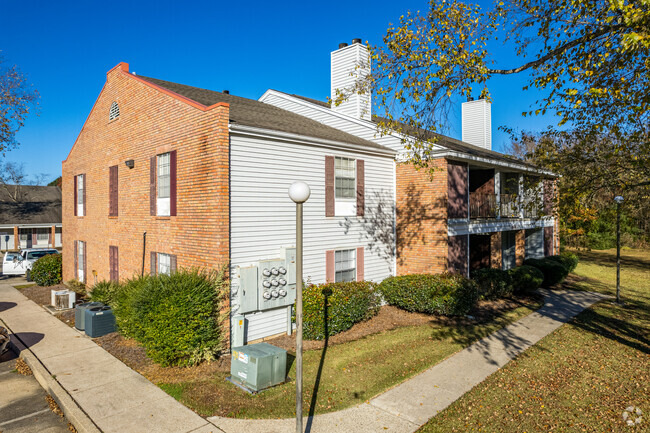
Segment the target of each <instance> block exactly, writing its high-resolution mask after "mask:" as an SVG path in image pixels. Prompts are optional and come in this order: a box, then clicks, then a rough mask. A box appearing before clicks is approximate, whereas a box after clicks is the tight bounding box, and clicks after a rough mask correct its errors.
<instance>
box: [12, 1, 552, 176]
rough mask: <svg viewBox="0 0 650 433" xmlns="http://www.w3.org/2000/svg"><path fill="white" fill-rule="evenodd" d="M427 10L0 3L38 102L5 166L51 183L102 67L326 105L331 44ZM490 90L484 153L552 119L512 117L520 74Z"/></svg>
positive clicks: (455, 133) (17, 60)
mask: <svg viewBox="0 0 650 433" xmlns="http://www.w3.org/2000/svg"><path fill="white" fill-rule="evenodd" d="M479 3H484V4H485V5H486V6H487V5H489V2H486V1H479ZM426 8H427V2H426V1H422V0H417V1H416V0H402V1H394V0H393V1H385V0H373V1H365V0H357V1H354V2H351V1H338V0H336V1H334V0H330V1H327V2H310V1H307V2H305V1H304V0H303V1H300V2H297V1H296V2H288V1H287V2H268V1H248V2H244V1H239V2H237V1H230V2H224V1H183V2H181V1H178V0H176V1H167V0H159V1H148V0H138V1H130V2H124V1H120V0H113V1H108V2H106V1H105V2H99V1H93V0H90V1H89V0H85V1H59V2H54V1H51V0H50V1H30V0H21V1H10V0H0V56H2V57H3V58H4V60H5V62H6V63H7V64H12V65H13V64H15V65H18V66H19V68H20V69H21V71H22V72H23V73H25V74H26V75H27V76H28V79H29V81H30V82H31V83H32V84H33V85H34V87H35V88H36V89H37V90H38V92H39V93H40V96H41V99H40V108H39V115H38V116H34V115H31V116H30V117H29V118H28V119H27V121H26V123H25V126H24V127H23V128H22V129H21V130H20V131H19V133H18V134H17V140H18V142H19V143H20V146H19V147H18V148H17V149H14V150H12V151H10V152H8V153H7V154H6V157H5V160H6V161H13V162H18V163H23V164H24V167H25V171H26V173H27V174H29V175H32V176H34V175H37V174H46V175H47V176H48V178H49V179H55V178H56V177H58V176H60V174H61V162H62V161H63V160H64V159H65V158H66V157H67V155H68V153H69V151H70V149H71V148H72V145H73V144H74V142H75V139H76V138H77V136H78V135H79V132H80V131H81V128H82V126H83V124H84V121H85V120H86V117H87V116H88V114H89V112H90V110H91V108H92V106H93V104H94V102H95V99H96V98H97V96H98V95H99V92H100V91H101V88H102V86H103V84H104V82H105V81H106V75H105V74H106V72H107V71H108V70H110V69H111V68H112V67H114V66H115V65H117V64H118V63H119V62H126V63H129V65H130V71H131V72H136V73H137V74H139V75H144V76H149V77H155V78H160V79H163V80H167V81H174V82H179V83H183V84H188V85H192V86H196V87H201V88H207V89H211V90H218V91H221V90H224V89H227V90H230V92H231V93H232V94H234V95H237V96H243V97H247V98H252V99H257V98H259V97H260V96H261V95H262V94H263V93H264V91H266V90H267V89H269V88H271V89H277V90H280V91H284V92H287V93H294V94H299V95H303V96H307V97H311V98H315V99H320V100H325V99H326V98H327V97H328V96H329V93H330V76H329V75H330V52H331V51H333V50H335V49H337V47H338V44H339V42H347V43H350V42H351V40H352V39H353V38H361V39H362V40H364V41H369V42H370V43H371V44H379V43H381V41H382V37H383V35H384V34H385V32H386V29H387V28H388V25H389V24H390V23H396V22H397V21H398V20H399V17H400V15H402V14H405V13H406V12H407V11H408V10H411V11H417V10H421V11H424V10H426ZM495 53H496V59H497V60H498V61H499V62H500V63H499V65H500V66H503V67H510V66H513V65H515V64H518V63H520V62H521V61H520V60H518V59H517V58H516V57H515V56H514V55H513V53H512V52H511V50H508V49H507V48H506V47H503V46H501V45H499V46H498V47H497V49H496V51H495ZM488 84H489V88H490V91H491V94H492V97H493V103H492V125H493V130H492V147H493V149H494V150H497V151H503V149H504V145H506V144H507V143H509V141H510V139H509V135H507V134H506V133H505V132H502V131H500V130H498V127H499V126H508V127H512V128H515V129H518V130H526V131H541V130H543V129H545V128H546V127H547V126H548V124H549V123H554V119H553V118H551V117H549V116H545V117H533V118H530V117H527V118H523V117H522V116H521V113H522V111H527V110H528V109H529V107H530V105H531V104H532V103H534V102H535V100H536V99H537V98H536V96H537V95H536V94H535V93H534V92H533V91H523V90H522V87H523V86H524V85H525V77H512V76H509V77H505V78H497V79H493V80H492V81H491V82H489V83H488ZM460 110H461V107H460V105H458V106H457V107H456V109H455V110H454V113H453V115H452V116H451V117H450V118H449V126H450V127H449V132H448V135H450V136H452V137H455V138H460V135H461V134H460Z"/></svg>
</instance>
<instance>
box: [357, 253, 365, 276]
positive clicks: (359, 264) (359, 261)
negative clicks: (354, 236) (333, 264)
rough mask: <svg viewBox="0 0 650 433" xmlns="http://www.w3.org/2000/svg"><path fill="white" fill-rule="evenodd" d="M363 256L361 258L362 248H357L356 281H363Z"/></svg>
mask: <svg viewBox="0 0 650 433" xmlns="http://www.w3.org/2000/svg"><path fill="white" fill-rule="evenodd" d="M363 265H364V256H363V247H359V248H357V281H363V279H364V277H365V276H364V274H363V271H364V266H363Z"/></svg>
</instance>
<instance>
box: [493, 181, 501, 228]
mask: <svg viewBox="0 0 650 433" xmlns="http://www.w3.org/2000/svg"><path fill="white" fill-rule="evenodd" d="M494 194H495V196H496V207H497V209H496V218H497V219H501V172H500V171H499V170H497V169H495V170H494Z"/></svg>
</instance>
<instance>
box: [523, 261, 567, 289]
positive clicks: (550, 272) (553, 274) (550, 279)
mask: <svg viewBox="0 0 650 433" xmlns="http://www.w3.org/2000/svg"><path fill="white" fill-rule="evenodd" d="M524 265H528V266H533V267H535V268H537V269H539V270H540V271H542V274H544V281H543V282H542V287H551V286H553V285H555V284H557V283H561V282H562V281H564V279H565V278H566V277H567V275H569V270H568V269H567V268H565V267H564V266H563V265H561V264H560V263H558V262H557V261H555V260H551V259H549V258H548V257H547V258H543V259H528V260H525V261H524Z"/></svg>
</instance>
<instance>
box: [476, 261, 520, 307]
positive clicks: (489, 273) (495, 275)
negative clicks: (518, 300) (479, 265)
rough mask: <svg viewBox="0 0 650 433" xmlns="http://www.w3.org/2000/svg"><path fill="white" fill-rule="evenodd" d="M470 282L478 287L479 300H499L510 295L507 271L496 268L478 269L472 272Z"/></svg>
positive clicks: (510, 279)
mask: <svg viewBox="0 0 650 433" xmlns="http://www.w3.org/2000/svg"><path fill="white" fill-rule="evenodd" d="M472 280H474V281H475V282H476V285H477V286H478V293H479V298H480V299H499V298H503V297H506V296H509V295H511V294H512V290H513V288H512V278H511V277H510V273H508V271H502V270H501V269H496V268H484V269H478V270H476V271H473V272H472Z"/></svg>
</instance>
